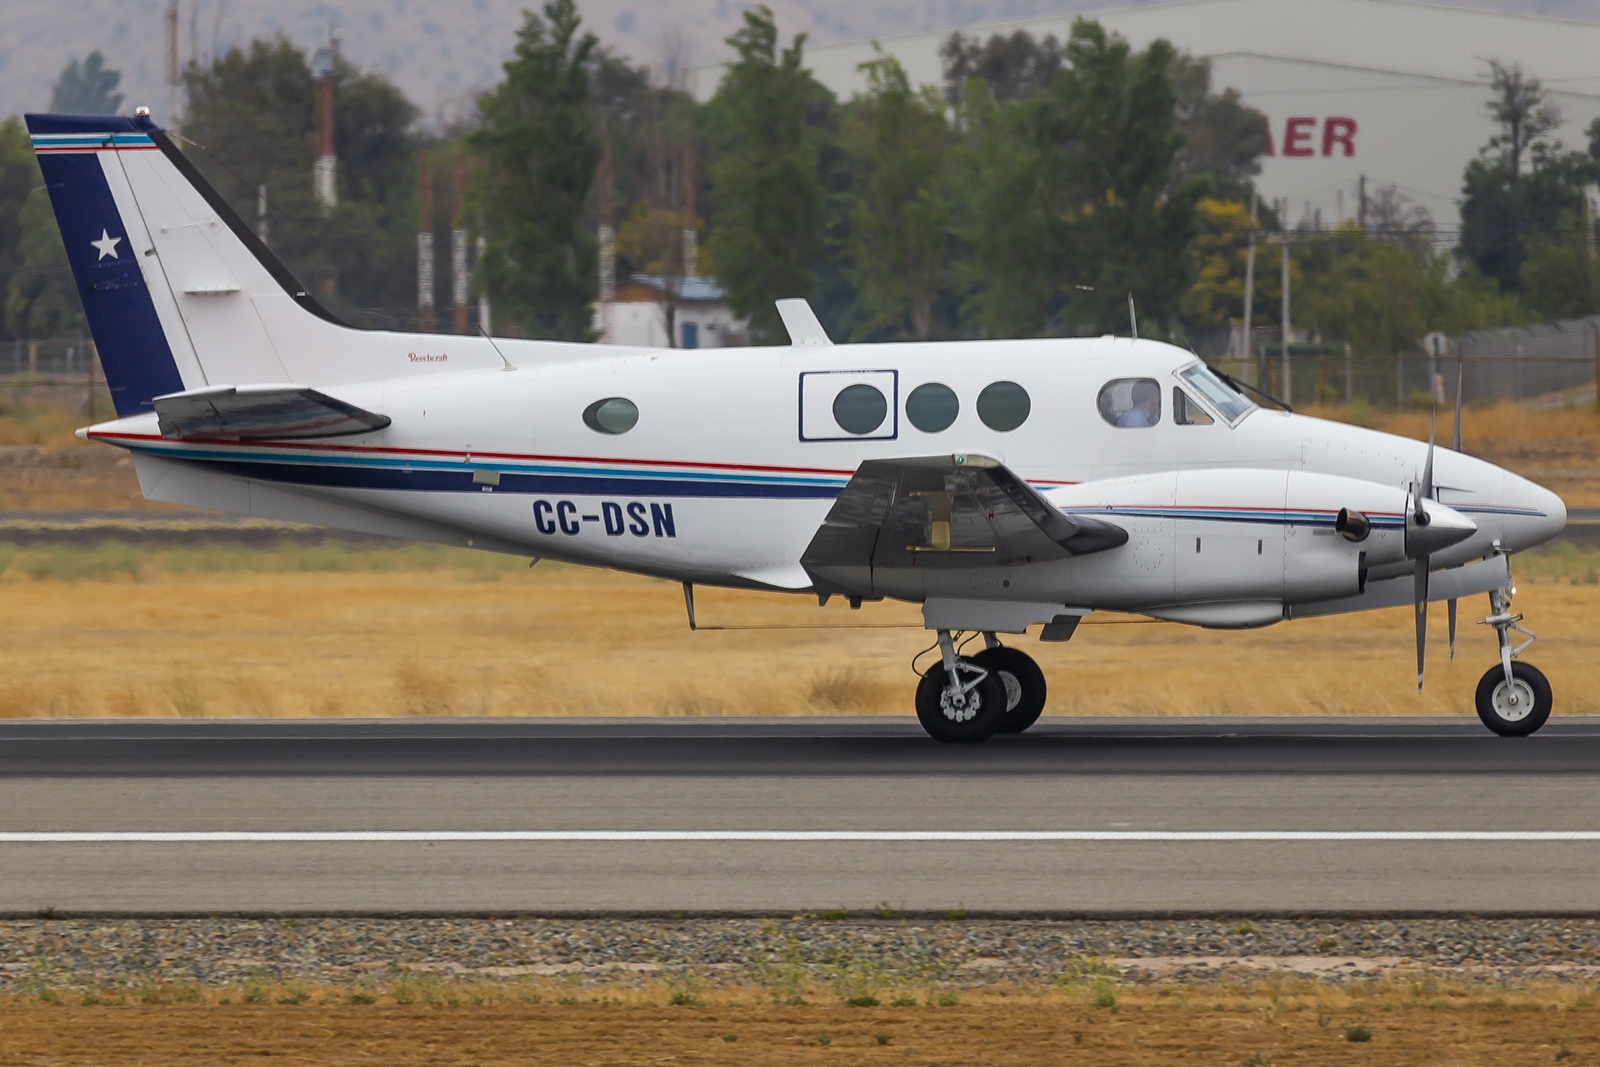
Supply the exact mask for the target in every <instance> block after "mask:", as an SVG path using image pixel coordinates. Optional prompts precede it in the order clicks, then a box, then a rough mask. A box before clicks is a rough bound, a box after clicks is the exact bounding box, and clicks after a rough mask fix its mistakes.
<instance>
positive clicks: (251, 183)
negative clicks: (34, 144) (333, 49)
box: [184, 36, 423, 327]
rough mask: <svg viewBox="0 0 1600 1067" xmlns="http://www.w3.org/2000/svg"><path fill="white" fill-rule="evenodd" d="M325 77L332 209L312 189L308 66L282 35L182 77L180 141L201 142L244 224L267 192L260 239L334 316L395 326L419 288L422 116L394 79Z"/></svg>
mask: <svg viewBox="0 0 1600 1067" xmlns="http://www.w3.org/2000/svg"><path fill="white" fill-rule="evenodd" d="M333 77H334V79H335V81H334V101H335V107H334V116H335V128H334V150H335V152H336V154H337V156H338V159H339V172H338V192H339V196H338V205H337V206H336V207H335V208H333V209H332V210H331V211H330V210H328V209H327V208H326V207H324V206H323V205H322V204H321V203H320V202H318V201H317V199H316V197H315V195H314V192H313V186H312V178H311V175H312V155H313V152H314V145H313V130H314V127H313V120H312V77H311V66H310V62H309V60H308V58H307V56H306V53H305V52H304V51H303V50H302V49H299V48H296V47H295V46H294V45H293V44H292V43H290V42H289V40H288V39H286V38H284V37H281V36H280V37H277V38H274V39H271V40H255V41H252V42H250V45H249V47H248V49H240V48H233V49H229V50H228V51H227V52H226V53H225V54H223V55H222V56H219V57H217V58H216V59H215V60H213V61H212V62H211V64H210V65H209V66H201V65H198V64H195V65H191V66H190V67H189V69H188V70H187V71H185V72H184V86H185V90H186V93H187V98H188V103H187V107H186V108H185V118H184V136H185V137H186V138H188V139H189V140H190V141H193V142H195V144H196V145H197V146H198V147H197V148H192V149H188V150H187V151H188V152H189V154H190V157H191V158H192V159H193V160H194V163H195V165H196V166H197V167H199V168H200V170H201V172H202V173H204V174H205V175H206V177H207V178H208V179H209V180H210V181H211V182H212V184H214V185H215V186H216V187H217V188H218V190H219V191H220V192H221V193H222V195H223V196H224V197H225V198H226V199H227V200H228V202H229V203H230V204H231V205H232V206H233V208H234V210H235V211H237V212H238V213H239V214H240V216H241V217H243V218H244V219H246V220H247V221H252V222H253V221H255V220H256V217H257V207H258V196H259V194H260V190H261V188H262V187H263V186H265V188H266V193H267V243H268V244H269V245H270V246H271V247H272V249H273V251H274V252H275V253H277V255H278V256H279V257H280V258H281V259H283V260H284V262H285V263H286V264H287V265H288V266H289V267H290V269H291V270H293V271H294V272H295V273H296V274H297V275H298V276H299V277H300V279H301V280H302V281H303V282H305V283H307V284H310V285H313V286H316V290H317V291H318V293H319V296H320V297H321V298H322V299H323V302H324V303H325V304H328V305H329V307H330V308H331V309H332V310H333V311H335V312H337V313H339V314H341V315H344V316H345V317H347V318H349V319H351V320H352V321H354V322H356V323H357V324H361V325H373V326H389V327H394V326H398V325H403V324H405V323H408V322H409V321H410V315H411V314H412V305H413V304H414V303H415V292H416V267H415V247H416V246H415V242H414V239H413V237H412V234H413V233H414V232H415V229H416V225H415V223H414V221H413V220H414V218H415V213H416V200H415V196H414V193H413V189H414V188H415V182H416V155H417V152H418V150H419V149H420V147H421V145H422V143H423V142H422V138H421V137H420V136H419V134H418V133H417V132H416V129H415V126H416V120H417V115H418V112H417V109H416V107H415V106H414V105H412V104H411V102H410V101H408V100H407V99H406V98H405V96H404V94H402V93H401V92H400V90H399V89H397V88H396V87H395V86H394V85H393V84H392V83H390V82H389V81H387V80H386V79H384V78H383V77H381V76H379V75H376V74H368V73H362V72H361V71H359V70H357V69H356V68H355V67H353V66H351V65H350V64H349V63H346V62H345V61H344V60H342V59H340V60H337V61H336V63H335V65H334V70H333ZM318 283H322V284H318ZM328 283H331V288H332V290H333V291H332V292H331V293H330V292H329V291H328V289H329V284H328Z"/></svg>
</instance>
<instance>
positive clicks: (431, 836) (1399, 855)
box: [0, 718, 1600, 916]
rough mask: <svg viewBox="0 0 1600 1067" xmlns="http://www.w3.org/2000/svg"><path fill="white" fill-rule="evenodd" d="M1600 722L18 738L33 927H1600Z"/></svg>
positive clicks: (19, 828) (278, 729) (4, 831)
mask: <svg viewBox="0 0 1600 1067" xmlns="http://www.w3.org/2000/svg"><path fill="white" fill-rule="evenodd" d="M1597 786H1600V720H1591V719H1576V718H1569V719H1564V720H1563V719H1559V718H1558V719H1556V720H1553V721H1552V723H1551V724H1550V725H1549V726H1548V727H1546V729H1545V730H1543V731H1542V732H1541V733H1539V734H1538V735H1536V736H1535V737H1532V738H1527V739H1522V740H1505V739H1500V738H1496V737H1494V736H1492V735H1490V734H1489V733H1488V732H1487V731H1485V730H1484V729H1483V728H1482V727H1481V726H1480V725H1479V724H1478V723H1477V722H1476V720H1467V719H1448V720H1446V719H1338V720H1329V719H1300V718H1281V719H1270V720H1255V719H1248V720H1247V719H1217V720H1202V719H1159V718H1149V719H1138V720H1106V719H1094V720H1086V719H1047V720H1046V721H1045V722H1044V723H1041V724H1040V726H1039V727H1036V728H1035V729H1034V730H1033V731H1030V732H1029V733H1028V734H1026V735H1022V736H1019V737H1003V738H995V739H993V740H992V741H990V742H989V743H987V744H984V745H978V746H941V745H937V744H935V743H933V742H931V741H929V740H927V739H926V738H925V737H924V736H923V735H922V734H921V731H920V730H919V729H918V727H917V726H916V724H915V723H914V721H911V720H909V719H803V720H794V719H766V720H731V719H718V720H707V719H698V720H688V719H676V720H581V721H577V720H384V721H379V722H352V721H329V720H317V721H250V720H208V721H193V720H162V721H150V720H141V721H84V720H78V721H16V720H13V721H6V722H0V912H5V913H9V914H12V915H17V914H32V913H34V912H36V911H38V910H41V909H54V910H55V912H56V913H57V914H74V913H91V914H212V913H233V914H250V913H272V914H291V913H292V914H329V913H359V914H486V913H507V914H521V913H542V914H594V913H617V914H640V913H663V914H677V913H682V914H694V913H705V914H793V913H797V912H804V911H822V910H836V909H845V910H853V911H857V912H862V911H869V910H872V909H874V908H882V907H887V908H888V909H890V910H894V911H911V912H944V911H964V912H966V913H968V914H974V915H975V914H1018V915H1040V916H1045V915H1128V914H1158V913H1159V914H1214V913H1217V912H1232V913H1245V914H1254V915H1269V914H1285V913H1291V914H1304V913H1328V914H1350V913H1363V912H1386V913H1410V914H1421V913H1430V914H1431V913H1455V912H1471V913H1476V914H1529V913H1600V880H1597V879H1595V878H1594V876H1593V875H1594V871H1595V870H1596V868H1597V866H1600V788H1597Z"/></svg>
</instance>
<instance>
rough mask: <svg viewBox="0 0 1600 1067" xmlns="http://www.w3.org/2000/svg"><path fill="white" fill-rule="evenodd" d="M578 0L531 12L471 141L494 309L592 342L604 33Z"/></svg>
mask: <svg viewBox="0 0 1600 1067" xmlns="http://www.w3.org/2000/svg"><path fill="white" fill-rule="evenodd" d="M578 30H579V18H578V13H577V9H576V8H575V7H574V6H573V3H572V0H549V2H548V3H546V4H545V5H544V18H542V19H541V18H540V17H539V16H538V15H535V14H534V13H533V12H531V11H530V12H525V13H524V20H523V24H522V29H520V30H519V31H517V46H516V51H515V54H514V56H513V58H512V59H511V60H509V61H508V62H507V63H506V64H505V65H504V67H503V69H504V70H505V80H504V81H502V82H501V83H500V84H499V85H498V86H496V87H495V88H494V89H492V90H490V91H489V92H487V93H485V94H483V95H482V96H481V97H479V98H478V114H479V119H480V122H481V125H480V127H479V129H478V130H477V131H476V132H475V133H474V134H473V135H472V138H471V144H472V146H473V147H474V149H476V151H477V152H478V154H479V156H480V158H481V161H482V172H481V175H480V177H479V180H478V182H477V186H476V193H475V200H476V202H477V204H478V206H479V209H480V212H481V215H482V218H483V222H484V225H485V227H486V231H487V237H488V245H487V248H486V250H485V252H484V255H483V258H482V259H481V260H480V262H479V264H478V269H477V274H478V282H479V284H480V285H483V286H484V287H485V288H487V290H488V292H489V295H490V297H491V299H492V300H493V307H494V311H495V316H496V317H497V318H498V319H500V320H501V322H504V323H507V324H508V325H511V326H514V327H516V328H518V329H519V331H520V332H524V333H526V334H527V335H528V336H531V337H544V338H551V339H556V340H566V341H587V340H591V339H593V337H594V328H593V321H594V315H593V310H592V304H593V302H594V299H595V296H596V295H597V293H598V290H599V281H598V278H597V276H596V270H597V267H596V264H597V246H596V243H595V240H594V238H593V237H592V236H590V235H589V234H588V233H587V232H586V231H585V230H584V228H583V227H582V225H581V223H582V220H583V211H584V203H585V200H586V199H587V197H588V195H589V188H590V186H591V185H592V184H593V181H594V171H595V166H596V165H597V164H598V163H599V162H600V155H601V143H600V135H599V133H598V132H597V131H596V129H595V122H594V115H593V112H592V111H591V109H590V106H589V69H590V56H591V55H592V53H593V52H594V49H595V46H596V43H597V42H596V39H595V37H594V35H593V34H590V33H584V34H582V35H580V34H579V32H578Z"/></svg>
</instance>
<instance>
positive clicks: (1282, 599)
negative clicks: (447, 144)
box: [27, 109, 1566, 741]
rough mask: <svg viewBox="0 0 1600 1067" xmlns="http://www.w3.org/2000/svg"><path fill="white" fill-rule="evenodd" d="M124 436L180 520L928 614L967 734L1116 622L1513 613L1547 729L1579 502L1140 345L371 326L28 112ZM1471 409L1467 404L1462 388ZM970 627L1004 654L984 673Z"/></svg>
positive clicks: (149, 133) (201, 201)
mask: <svg viewBox="0 0 1600 1067" xmlns="http://www.w3.org/2000/svg"><path fill="white" fill-rule="evenodd" d="M27 124H28V130H29V132H30V133H31V135H32V138H33V145H34V150H35V152H36V153H37V154H38V158H39V165H40V168H41V170H42V171H43V174H44V178H45V182H46V184H47V185H48V187H49V192H50V197H51V202H52V204H53V205H54V208H55V212H56V217H57V219H58V221H59V222H60V226H61V233H62V237H63V239H64V241H65V243H66V248H67V252H68V257H69V259H70V261H71V264H72V269H73V272H74V276H75V278H76V281H77V284H78V288H79V291H80V293H81V295H82V298H83V305H84V311H85V314H86V315H87V317H88V321H89V325H90V328H91V329H92V331H93V333H94V338H95V342H96V344H97V345H98V348H99V353H100V359H101V362H102V364H103V365H104V367H105V373H106V379H107V383H108V385H109V386H110V389H111V395H112V397H113V399H114V401H115V404H116V410H117V416H118V417H117V419H116V420H114V421H112V422H106V423H101V424H99V425H95V426H91V427H88V428H87V429H85V430H80V431H79V432H80V434H83V435H85V436H87V437H88V438H90V439H92V440H95V441H103V442H106V443H108V444H112V445H116V446H119V447H121V448H125V449H127V450H128V451H129V453H130V454H131V455H132V457H133V462H134V466H135V468H136V469H137V471H138V476H139V482H140V486H141V487H142V489H143V491H144V494H145V496H146V497H147V498H148V499H151V500H161V501H169V502H172V503H177V504H188V505H193V506H197V507H203V508H212V509H216V510H219V511H227V512H234V513H237V514H243V515H254V516H264V517H269V518H274V519H285V520H292V521H295V522H304V523H312V524H317V525H321V526H327V527H332V528H337V529H343V530H352V531H359V532H362V533H372V534H386V535H390V536H394V537H402V538H410V539H413V540H418V541H428V542H435V543H440V544H449V545H464V546H469V547H474V548H480V549H485V550H489V551H496V552H506V553H512V554H518V555H529V556H532V557H534V558H535V559H536V560H537V559H538V558H541V557H547V558H550V559H557V560H566V561H571V562H574V563H583V564H589V565H595V566H604V567H613V568H616V569H619V570H625V571H631V572H634V573H637V574H647V575H655V576H659V577H663V578H670V579H673V580H676V581H679V582H682V583H683V586H684V593H685V600H686V606H687V608H688V611H689V621H690V625H691V626H693V625H694V601H693V588H694V585H696V584H703V585H719V586H733V587H739V588H747V589H764V590H775V591H781V592H789V593H809V594H814V595H816V596H817V597H818V599H819V600H820V601H821V602H823V603H826V602H827V600H828V599H829V598H830V597H833V596H839V597H844V598H847V599H848V601H849V603H850V605H851V606H852V607H857V606H859V605H860V603H861V602H862V601H865V600H881V599H883V598H885V597H891V598H895V599H899V600H906V601H911V602H917V603H921V604H922V613H923V620H924V623H925V625H926V626H927V628H928V629H930V630H933V631H935V633H936V635H937V646H938V649H939V653H940V656H939V659H938V660H937V661H936V662H935V663H934V664H933V665H932V666H931V667H930V668H929V669H928V670H927V671H926V673H925V674H924V675H923V677H922V682H921V684H920V685H919V686H918V687H917V694H916V709H917V714H918V717H919V718H920V720H921V722H922V724H923V726H924V727H925V728H926V730H927V731H928V733H929V734H931V735H932V736H933V737H935V738H938V739H939V740H941V741H976V740H983V739H985V738H987V737H989V736H991V735H992V734H995V733H998V732H1017V731H1021V730H1025V729H1027V728H1028V727H1029V726H1030V725H1032V724H1033V722H1034V721H1035V720H1036V719H1037V718H1038V717H1039V714H1040V713H1041V712H1042V711H1043V709H1044V705H1045V696H1046V694H1045V682H1044V677H1043V675H1042V674H1041V672H1040V670H1039V668H1038V666H1037V665H1036V664H1035V663H1034V661H1033V660H1032V659H1031V658H1030V657H1029V656H1028V655H1027V654H1026V653H1024V652H1022V651H1020V650H1019V649H1017V648H1015V647H1013V646H1006V645H1002V644H1000V642H999V641H998V639H997V638H996V635H997V634H1023V633H1025V632H1026V631H1027V629H1028V628H1029V627H1030V626H1035V625H1040V624H1042V626H1043V629H1042V632H1041V634H1040V636H1041V639H1042V640H1045V641H1064V640H1067V639H1068V638H1069V637H1071V636H1072V633H1073V631H1074V627H1075V626H1076V625H1077V623H1078V621H1079V620H1080V619H1081V618H1082V617H1083V616H1085V615H1088V614H1089V613H1090V612H1092V611H1101V610H1104V611H1118V612H1136V613H1141V614H1144V615H1147V616H1151V617H1153V618H1157V619H1167V620H1172V621H1176V622H1183V623H1189V624H1192V625H1196V626H1204V627H1215V628H1248V627H1258V626H1266V625H1269V624H1272V623H1276V622H1279V621H1282V620H1285V619H1296V618H1302V617H1307V616H1316V615H1331V614H1338V613H1344V612H1354V611H1366V610H1370V609H1374V608H1383V607H1392V606H1396V605H1403V604H1412V605H1413V606H1414V613H1415V616H1416V642H1417V685H1418V687H1419V689H1420V687H1421V685H1422V673H1423V670H1422V668H1423V648H1424V638H1425V628H1426V622H1427V605H1428V602H1429V601H1434V600H1445V601H1447V602H1448V603H1449V607H1450V612H1449V623H1450V647H1451V654H1452V655H1454V651H1455V622H1456V612H1455V606H1456V601H1457V600H1458V599H1459V598H1460V597H1463V596H1467V595H1470V594H1475V593H1487V594H1488V595H1489V604H1490V610H1489V615H1488V617H1487V618H1485V619H1483V620H1482V621H1483V622H1484V623H1485V624H1487V625H1489V626H1491V627H1492V628H1493V629H1494V630H1495V632H1496V634H1497V635H1498V638H1499V651H1500V655H1499V662H1498V663H1496V664H1495V665H1494V666H1493V667H1491V668H1490V669H1489V670H1488V672H1487V673H1485V674H1484V676H1483V679H1482V681H1481V682H1480V683H1479V685H1478V690H1477V695H1476V703H1477V710H1478V714H1479V716H1480V717H1481V718H1482V720H1483V722H1484V723H1485V724H1486V725H1487V726H1488V727H1489V728H1490V729H1491V730H1493V731H1494V732H1496V733H1498V734H1502V735H1508V736H1509V735H1526V734H1531V733H1533V732H1534V731H1535V730H1537V729H1539V727H1540V726H1542V725H1543V724H1544V722H1545V720H1546V719H1547V718H1548V717H1549V715H1550V709H1551V692H1550V686H1549V683H1548V682H1547V681H1546V680H1545V678H1544V676H1543V675H1542V674H1541V673H1540V672H1539V671H1538V670H1537V669H1536V668H1534V667H1533V666H1531V665H1530V664H1528V663H1525V662H1523V661H1521V660H1520V659H1518V658H1517V657H1518V654H1519V653H1520V652H1521V651H1522V649H1523V648H1525V647H1526V645H1527V642H1523V643H1521V644H1517V645H1513V639H1512V637H1511V634H1512V632H1513V631H1515V632H1517V633H1520V634H1523V635H1525V636H1527V637H1528V638H1529V639H1530V640H1531V639H1532V634H1531V633H1529V632H1528V631H1527V630H1524V629H1523V628H1522V627H1521V626H1520V625H1519V622H1520V620H1521V618H1522V617H1521V616H1520V615H1517V614H1513V613H1512V611H1511V596H1512V593H1513V592H1514V587H1513V585H1512V581H1511V574H1510V568H1509V563H1508V559H1509V556H1510V555H1511V554H1512V553H1514V552H1519V551H1522V550H1524V549H1528V548H1532V547H1534V546H1535V545H1538V544H1541V543H1543V542H1545V541H1548V540H1550V539H1551V538H1552V537H1554V536H1555V535H1556V534H1558V533H1559V532H1560V531H1561V529H1562V527H1563V526H1564V525H1565V523H1566V508H1565V506H1564V505H1563V504H1562V502H1561V500H1560V498H1559V497H1557V496H1556V495H1555V494H1554V493H1551V492H1549V491H1548V490H1546V489H1543V488H1541V487H1539V486H1537V485H1535V484H1533V483H1532V482H1529V481H1527V480H1526V479H1523V478H1520V477H1518V476H1517V475H1515V474H1512V473H1511V472H1509V471H1506V470H1503V469H1501V468H1499V467H1496V466H1493V465H1491V464H1489V463H1485V462H1483V461H1482V460H1478V459H1474V458H1472V457H1470V456H1466V455H1463V454H1462V453H1461V451H1460V403H1459V396H1458V399H1457V411H1456V432H1455V441H1454V443H1453V446H1452V448H1451V449H1449V450H1443V449H1440V450H1438V451H1437V452H1436V450H1435V449H1434V446H1433V443H1432V442H1431V441H1430V442H1429V443H1427V444H1423V443H1421V442H1417V441H1412V440H1410V439H1407V438H1403V437H1396V436H1392V435H1389V434H1384V433H1378V432H1375V431H1372V430H1366V429H1361V428H1359V427H1354V426H1346V425H1342V424H1338V423H1332V422H1325V421H1322V420H1319V419H1312V418H1306V417H1304V416H1300V415H1295V414H1293V413H1291V412H1288V411H1280V410H1271V409H1268V408H1263V407H1258V406H1257V405H1256V404H1254V403H1252V402H1251V401H1250V400H1249V399H1248V398H1247V397H1246V396H1245V395H1244V393H1243V392H1241V391H1240V388H1237V387H1236V386H1237V383H1235V382H1233V381H1232V380H1231V379H1228V378H1225V377H1223V376H1221V375H1219V374H1217V373H1215V372H1213V371H1212V370H1210V369H1209V368H1208V367H1207V366H1206V364H1204V363H1203V362H1201V361H1200V360H1199V359H1198V358H1197V357H1196V356H1195V355H1194V354H1193V353H1191V352H1186V351H1184V350H1182V349H1179V348H1176V347H1174V346H1172V345H1167V344H1160V343H1157V342H1153V341H1147V340H1146V341H1142V340H1137V339H1129V338H1124V337H1112V336H1107V337H1102V338H1099V339H1077V340H1063V339H1054V338H1052V339H1043V340H1021V341H965V342H948V343H920V344H873V345H842V344H841V345H835V344H832V343H830V342H829V340H828V337H827V336H826V334H825V333H824V332H823V330H822V328H821V326H820V325H819V324H818V322H817V319H816V317H815V315H813V314H812V313H811V309H810V308H809V306H808V305H807V304H806V303H805V301H803V300H785V301H780V302H779V311H780V313H781V314H782V317H783V321H784V324H785V326H786V327H787V329H788V332H789V335H790V339H791V342H792V343H791V344H790V345H788V346H786V347H768V348H733V349H711V350H707V349H702V350H689V351H684V350H659V349H646V348H625V347H615V346H600V345H587V344H567V343H558V342H549V341H529V340H511V339H499V340H493V339H490V338H488V337H461V336H438V335H432V334H408V333H395V332H384V331H372V330H357V329H353V328H350V327H348V326H346V325H344V324H342V323H341V322H339V321H338V320H337V319H335V318H334V317H333V316H332V315H330V314H329V313H328V312H327V311H326V310H325V309H323V308H322V307H321V306H320V305H319V304H318V302H317V300H316V299H315V297H314V296H313V295H312V294H311V293H310V292H309V291H308V290H306V289H305V288H304V287H302V286H301V285H300V283H299V282H297V281H296V280H295V278H294V277H293V276H292V275H291V274H290V273H289V271H288V270H287V269H285V267H284V266H283V265H282V263H280V262H279V261H278V259H277V258H276V257H275V256H274V255H273V254H272V253H271V252H270V251H269V250H268V249H267V248H266V247H265V246H264V245H263V244H262V242H261V241H260V240H258V239H257V237H256V235H255V234H254V233H253V232H252V231H251V229H250V227H249V226H247V225H246V224H245V223H244V222H243V221H242V220H241V219H240V218H239V217H238V216H237V215H236V214H235V213H234V212H233V211H232V210H230V208H229V207H228V205H227V203H226V202H225V201H224V200H223V199H222V197H221V196H220V195H219V194H218V193H217V192H216V190H215V189H213V188H212V187H211V186H210V185H209V184H207V182H206V181H205V180H204V179H203V178H202V177H201V176H200V174H199V173H198V172H197V171H196V170H195V168H194V166H193V165H192V163H191V162H190V161H188V160H187V159H185V157H184V155H183V154H182V153H181V152H180V151H179V150H178V148H177V147H176V145H175V144H174V143H173V140H172V138H171V137H170V136H169V135H168V134H166V133H164V132H163V131H162V130H161V129H160V128H158V127H157V126H156V125H155V124H154V123H153V122H152V121H151V120H150V118H149V117H148V112H147V111H146V110H145V109H140V111H139V112H138V113H137V115H136V116H135V117H133V118H107V117H83V116H63V115H29V116H27ZM1458 392H1459V390H1458ZM963 635H970V636H971V637H976V636H977V635H981V636H982V643H983V647H982V649H981V650H980V651H978V652H977V653H976V654H975V655H970V656H969V655H964V654H963V653H962V647H963V646H962V638H963Z"/></svg>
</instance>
